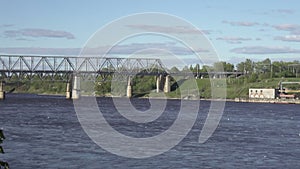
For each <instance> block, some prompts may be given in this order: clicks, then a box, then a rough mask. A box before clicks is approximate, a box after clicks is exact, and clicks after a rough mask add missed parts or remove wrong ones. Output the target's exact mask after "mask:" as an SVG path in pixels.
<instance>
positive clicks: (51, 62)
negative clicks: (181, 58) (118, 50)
mask: <svg viewBox="0 0 300 169" xmlns="http://www.w3.org/2000/svg"><path fill="white" fill-rule="evenodd" d="M74 74H76V75H80V76H81V78H82V79H90V80H95V78H97V77H98V76H101V77H102V79H103V80H105V79H106V78H107V77H108V76H112V75H114V74H115V75H121V76H124V77H125V76H126V77H128V76H134V75H152V76H159V75H167V74H169V75H173V76H194V77H196V76H197V77H200V76H202V75H210V77H213V76H216V75H217V76H222V77H224V76H228V75H236V76H239V75H243V72H205V73H203V72H202V73H194V74H192V73H184V72H170V71H169V70H168V69H167V68H166V66H165V65H164V64H163V63H162V62H161V60H160V59H156V58H118V57H114V58H103V57H74V56H72V57H70V56H23V55H0V80H10V79H12V78H16V79H18V80H23V79H27V80H34V78H36V77H38V78H39V79H40V80H53V81H54V80H56V81H69V80H70V79H71V78H72V76H73V75H74Z"/></svg>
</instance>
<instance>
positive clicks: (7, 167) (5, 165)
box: [0, 129, 9, 169]
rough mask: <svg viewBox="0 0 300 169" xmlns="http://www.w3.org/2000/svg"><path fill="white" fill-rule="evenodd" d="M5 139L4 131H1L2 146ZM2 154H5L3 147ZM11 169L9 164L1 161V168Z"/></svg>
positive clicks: (0, 149)
mask: <svg viewBox="0 0 300 169" xmlns="http://www.w3.org/2000/svg"><path fill="white" fill-rule="evenodd" d="M4 139H5V137H4V134H3V131H2V130H1V129H0V144H2V142H3V140H4ZM0 153H2V154H4V151H3V148H2V146H0ZM2 167H3V168H4V169H9V165H8V163H7V162H5V161H2V160H0V168H2Z"/></svg>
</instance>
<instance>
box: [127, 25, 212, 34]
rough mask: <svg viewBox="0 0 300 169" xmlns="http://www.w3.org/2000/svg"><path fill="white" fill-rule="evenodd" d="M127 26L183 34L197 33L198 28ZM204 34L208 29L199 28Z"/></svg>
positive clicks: (208, 31)
mask: <svg viewBox="0 0 300 169" xmlns="http://www.w3.org/2000/svg"><path fill="white" fill-rule="evenodd" d="M127 27H129V28H133V29H140V30H144V31H149V32H164V33H185V34H199V30H198V29H192V28H190V27H185V26H172V27H171V26H169V27H167V26H159V25H138V24H137V25H127ZM200 31H201V32H202V33H204V34H209V33H210V32H211V31H210V30H200Z"/></svg>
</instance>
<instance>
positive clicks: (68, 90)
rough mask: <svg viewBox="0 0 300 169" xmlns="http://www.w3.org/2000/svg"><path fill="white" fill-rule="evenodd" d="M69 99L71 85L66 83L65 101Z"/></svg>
mask: <svg viewBox="0 0 300 169" xmlns="http://www.w3.org/2000/svg"><path fill="white" fill-rule="evenodd" d="M71 98H72V91H71V83H70V82H67V88H66V99H71Z"/></svg>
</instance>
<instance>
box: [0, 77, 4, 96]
mask: <svg viewBox="0 0 300 169" xmlns="http://www.w3.org/2000/svg"><path fill="white" fill-rule="evenodd" d="M4 99H5V91H4V82H3V81H1V82H0V100H4Z"/></svg>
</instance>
